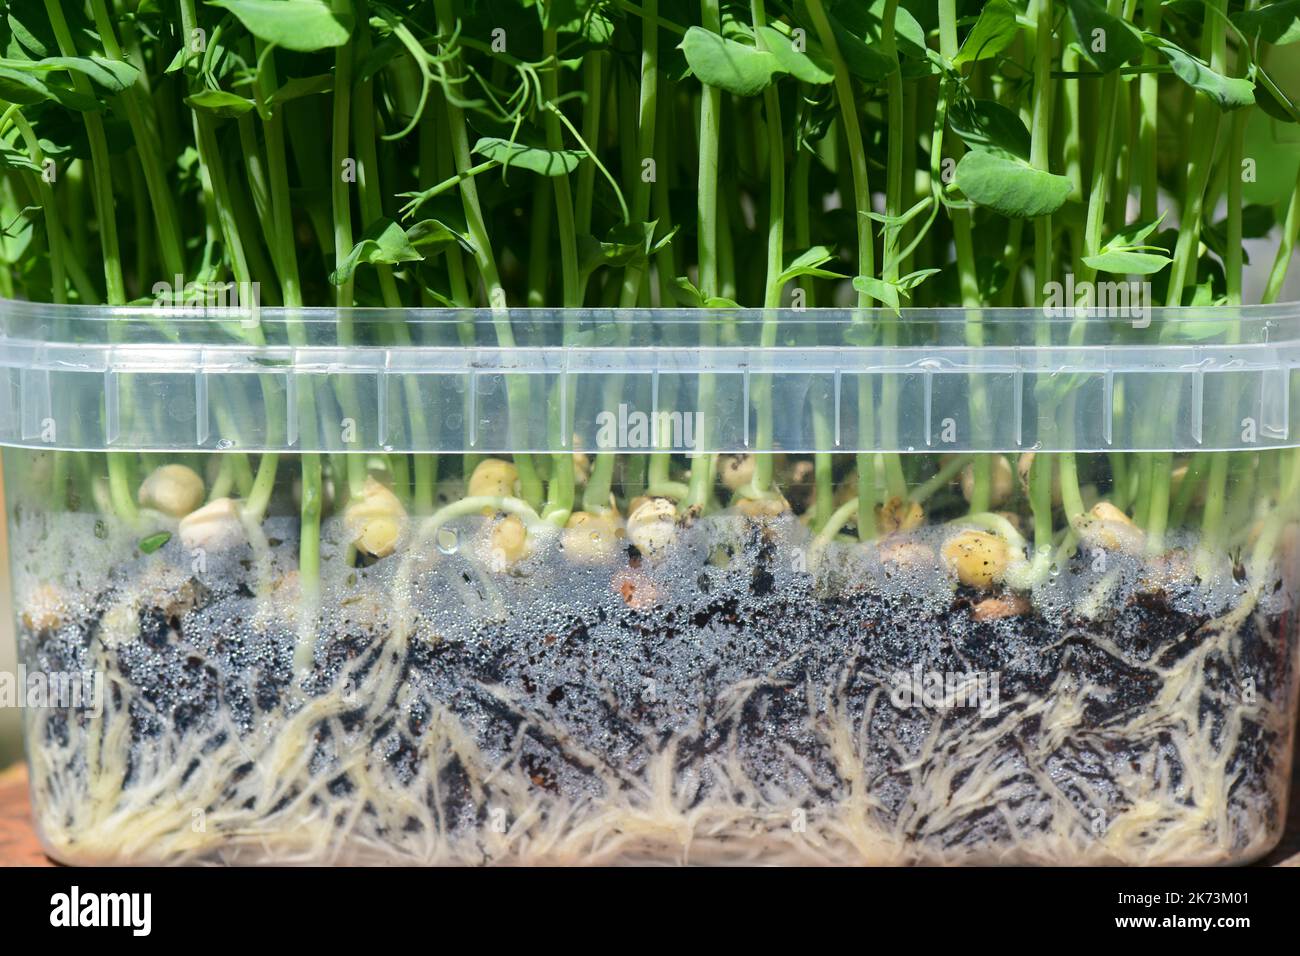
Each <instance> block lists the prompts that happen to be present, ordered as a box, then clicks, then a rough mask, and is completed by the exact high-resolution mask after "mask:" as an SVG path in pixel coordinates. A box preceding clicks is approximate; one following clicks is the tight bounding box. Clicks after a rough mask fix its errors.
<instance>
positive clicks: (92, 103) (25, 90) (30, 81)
mask: <svg viewBox="0 0 1300 956" xmlns="http://www.w3.org/2000/svg"><path fill="white" fill-rule="evenodd" d="M0 99H3V100H7V101H8V102H10V103H17V104H19V105H20V106H31V105H33V104H35V103H42V102H45V101H47V100H53V101H54V102H56V103H58V104H60V105H61V106H65V107H67V108H68V109H70V110H77V111H79V112H82V113H93V112H97V111H98V110H101V109H103V108H104V104H103V103H101V102H100V101H99V100H97V99H96V98H95V97H93V96H87V95H85V94H83V93H78V92H77V91H76V90H70V89H68V88H67V87H63V86H59V85H57V84H55V83H47V82H45V80H44V79H43V78H42V77H39V76H37V75H36V74H34V73H30V72H27V71H25V70H15V69H12V68H11V67H7V66H0Z"/></svg>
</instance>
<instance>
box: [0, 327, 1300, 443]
mask: <svg viewBox="0 0 1300 956" xmlns="http://www.w3.org/2000/svg"><path fill="white" fill-rule="evenodd" d="M503 333H506V334H507V335H508V336H510V337H512V338H513V344H512V345H510V347H502V342H503ZM886 333H888V339H887V338H886ZM702 340H704V341H707V342H708V343H709V344H708V345H707V346H702V345H701V341H702ZM886 340H889V341H897V342H898V343H899V344H898V345H896V346H891V347H884V346H883V345H882V344H881V343H883V342H884V341H886ZM504 341H506V342H507V343H509V342H510V339H509V338H505V339H504ZM769 388H770V390H771V406H770V407H772V408H773V410H774V411H773V415H772V422H773V424H772V429H773V433H772V441H771V445H770V447H771V448H772V449H773V450H777V451H786V452H813V451H819V450H820V451H833V452H859V451H901V452H908V451H930V452H959V451H1015V450H1019V449H1031V448H1038V449H1042V450H1046V451H1081V452H1105V451H1142V450H1167V451H1193V450H1206V451H1213V450H1260V449H1265V448H1289V447H1296V446H1300V304H1288V305H1282V306H1271V307H1264V306H1250V307H1244V308H1231V309H1230V308H1226V307H1220V308H1206V309H1199V308H1196V309H1194V308H1182V309H1151V310H1149V311H1148V312H1147V313H1146V314H1145V315H1141V316H1138V317H1137V318H1136V319H1124V320H1122V321H1120V320H1113V319H1108V318H1105V317H1102V316H1099V315H1096V314H1075V313H1073V312H1071V313H1069V314H1067V315H1063V316H1049V315H1046V314H1045V313H1044V312H1043V311H1040V310H1036V309H984V310H981V309H940V310H931V309H912V310H907V309H905V310H903V311H902V313H901V314H898V315H895V314H893V313H890V312H885V311H880V310H866V311H856V310H829V309H821V310H805V311H795V310H779V311H769V312H764V311H762V310H738V311H709V312H701V311H698V310H595V309H581V310H571V311H564V312H562V311H559V310H535V309H517V310H510V311H509V312H492V311H487V310H453V309H400V310H382V309H353V310H334V309H303V310H298V311H296V312H293V313H288V312H286V311H285V310H283V309H271V308H265V309H259V310H256V312H252V313H240V312H238V311H234V310H231V309H225V310H223V311H215V310H213V311H207V312H205V311H203V310H200V309H178V308H174V307H171V308H150V307H147V306H146V307H126V308H106V307H88V306H68V305H62V306H54V305H43V304H33V303H27V302H16V301H0V445H14V446H26V447H33V448H52V449H66V450H81V451H102V450H117V451H171V452H182V451H196V450H200V451H223V450H239V451H282V452H289V453H298V452H312V451H336V450H337V451H356V452H361V451H372V452H376V451H394V452H481V453H527V452H554V451H564V450H569V449H582V450H587V451H592V450H602V449H607V450H610V451H625V452H645V451H656V450H658V451H664V450H667V451H679V452H680V451H701V452H742V451H747V450H753V449H754V448H755V447H756V445H757V442H758V434H757V432H758V429H759V426H760V409H761V408H763V407H764V402H763V396H764V395H765V394H766V391H767V390H768V389H769ZM701 389H704V391H705V395H706V398H705V400H704V401H703V403H702V404H701V401H700V392H701ZM710 393H711V397H708V396H710ZM512 410H513V414H512Z"/></svg>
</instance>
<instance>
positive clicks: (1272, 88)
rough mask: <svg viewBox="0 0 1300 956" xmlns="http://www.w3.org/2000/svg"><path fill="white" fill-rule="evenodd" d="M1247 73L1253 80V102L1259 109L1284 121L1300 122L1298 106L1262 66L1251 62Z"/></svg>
mask: <svg viewBox="0 0 1300 956" xmlns="http://www.w3.org/2000/svg"><path fill="white" fill-rule="evenodd" d="M1249 73H1250V76H1251V77H1253V78H1254V80H1255V102H1256V103H1258V104H1259V108H1260V109H1261V110H1263V111H1264V112H1265V113H1267V114H1268V115H1269V116H1271V117H1273V119H1276V120H1281V121H1282V122H1284V123H1300V106H1296V104H1295V103H1293V102H1291V98H1290V97H1289V96H1287V94H1286V93H1285V92H1284V91H1283V90H1282V88H1281V87H1280V86H1278V85H1277V83H1275V82H1274V81H1273V78H1272V77H1271V76H1269V75H1268V73H1267V72H1266V71H1265V70H1264V68H1263V67H1262V66H1260V65H1259V64H1258V63H1252V64H1251V65H1250V69H1249Z"/></svg>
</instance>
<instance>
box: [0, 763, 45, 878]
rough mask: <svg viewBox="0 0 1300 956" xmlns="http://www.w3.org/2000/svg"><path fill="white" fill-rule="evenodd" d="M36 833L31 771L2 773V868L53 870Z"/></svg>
mask: <svg viewBox="0 0 1300 956" xmlns="http://www.w3.org/2000/svg"><path fill="white" fill-rule="evenodd" d="M50 865H51V864H50V861H49V860H47V859H46V858H45V854H44V853H42V852H41V848H40V845H39V844H38V843H37V842H36V834H35V833H34V832H32V815H31V813H30V811H29V809H28V803H27V769H26V768H25V767H23V766H22V765H19V766H17V767H11V768H10V769H8V770H5V771H0V866H50Z"/></svg>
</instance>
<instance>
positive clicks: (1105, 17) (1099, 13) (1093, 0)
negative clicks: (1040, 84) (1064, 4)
mask: <svg viewBox="0 0 1300 956" xmlns="http://www.w3.org/2000/svg"><path fill="white" fill-rule="evenodd" d="M1069 4H1070V19H1071V20H1073V21H1074V32H1075V34H1076V35H1077V36H1078V38H1079V48H1080V49H1081V50H1082V51H1083V55H1084V56H1085V57H1087V59H1088V61H1089V62H1090V63H1092V65H1093V66H1095V67H1096V68H1097V69H1099V70H1101V71H1102V72H1103V73H1109V72H1111V71H1112V70H1118V69H1119V68H1120V67H1121V66H1123V65H1124V64H1125V63H1131V62H1132V61H1133V60H1135V59H1138V58H1139V57H1141V56H1142V34H1141V33H1139V32H1138V31H1137V30H1135V29H1134V28H1133V27H1132V26H1131V25H1129V24H1128V23H1126V22H1125V21H1124V20H1121V19H1120V18H1119V17H1113V16H1111V15H1110V14H1109V13H1107V12H1106V8H1105V7H1104V6H1102V5H1101V4H1100V3H1097V0H1069Z"/></svg>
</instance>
